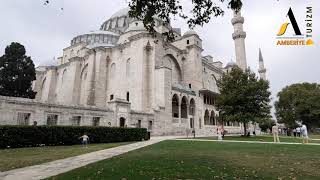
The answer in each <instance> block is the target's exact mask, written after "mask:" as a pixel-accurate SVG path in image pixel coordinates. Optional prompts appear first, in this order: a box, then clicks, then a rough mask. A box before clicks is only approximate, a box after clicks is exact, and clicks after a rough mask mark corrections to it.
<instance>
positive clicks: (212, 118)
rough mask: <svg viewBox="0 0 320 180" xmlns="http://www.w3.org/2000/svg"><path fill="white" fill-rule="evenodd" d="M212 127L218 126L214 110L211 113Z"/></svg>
mask: <svg viewBox="0 0 320 180" xmlns="http://www.w3.org/2000/svg"><path fill="white" fill-rule="evenodd" d="M210 125H216V122H215V113H214V111H213V110H212V111H211V114H210Z"/></svg>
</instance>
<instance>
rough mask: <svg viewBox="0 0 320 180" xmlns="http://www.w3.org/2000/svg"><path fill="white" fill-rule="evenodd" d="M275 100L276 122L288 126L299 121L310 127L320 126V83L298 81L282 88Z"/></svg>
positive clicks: (291, 126)
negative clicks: (298, 82)
mask: <svg viewBox="0 0 320 180" xmlns="http://www.w3.org/2000/svg"><path fill="white" fill-rule="evenodd" d="M277 97H278V100H277V101H276V102H275V109H276V117H277V119H278V122H281V123H285V124H286V126H287V127H289V128H295V127H297V123H298V122H301V123H304V124H306V125H307V126H308V127H309V128H310V127H319V126H320V84H316V83H312V84H311V83H300V84H292V85H290V86H286V87H285V88H283V89H282V90H281V91H280V92H279V93H278V95H277Z"/></svg>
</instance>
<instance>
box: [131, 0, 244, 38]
mask: <svg viewBox="0 0 320 180" xmlns="http://www.w3.org/2000/svg"><path fill="white" fill-rule="evenodd" d="M214 2H225V0H192V1H191V3H192V6H193V8H192V10H191V17H189V16H188V15H186V13H185V12H184V10H183V6H182V5H181V3H180V0H152V1H150V0H131V1H130V2H129V7H130V11H129V16H130V17H132V18H135V19H138V20H141V21H143V24H144V26H145V28H146V29H147V30H148V31H149V32H150V33H151V34H155V32H156V31H155V29H154V26H155V21H154V18H153V17H154V16H157V17H159V18H160V19H161V20H163V22H164V24H169V23H170V19H171V17H176V16H179V17H181V18H183V19H185V20H187V23H188V25H189V28H191V29H193V28H194V27H195V26H203V25H204V24H205V23H208V22H209V21H210V19H211V16H214V17H217V16H222V15H223V14H224V11H223V9H222V8H221V7H219V6H217V5H216V4H215V3H214ZM241 6H242V2H241V0H229V1H228V8H231V9H233V10H236V11H238V10H239V9H240V8H241ZM164 35H166V36H167V39H168V40H173V39H174V34H173V30H172V29H170V30H169V32H167V33H164Z"/></svg>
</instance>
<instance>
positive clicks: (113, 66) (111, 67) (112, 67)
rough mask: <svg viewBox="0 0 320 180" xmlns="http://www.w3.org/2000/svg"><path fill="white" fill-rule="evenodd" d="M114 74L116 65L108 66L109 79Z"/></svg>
mask: <svg viewBox="0 0 320 180" xmlns="http://www.w3.org/2000/svg"><path fill="white" fill-rule="evenodd" d="M115 73H116V63H112V64H111V66H110V77H111V78H113V77H114V76H115Z"/></svg>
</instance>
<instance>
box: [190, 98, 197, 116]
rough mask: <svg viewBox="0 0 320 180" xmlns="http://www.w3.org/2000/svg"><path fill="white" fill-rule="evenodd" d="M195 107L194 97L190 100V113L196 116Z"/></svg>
mask: <svg viewBox="0 0 320 180" xmlns="http://www.w3.org/2000/svg"><path fill="white" fill-rule="evenodd" d="M195 109H196V104H195V102H194V99H193V98H192V99H191V100H190V106H189V114H190V115H191V116H194V112H195Z"/></svg>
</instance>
